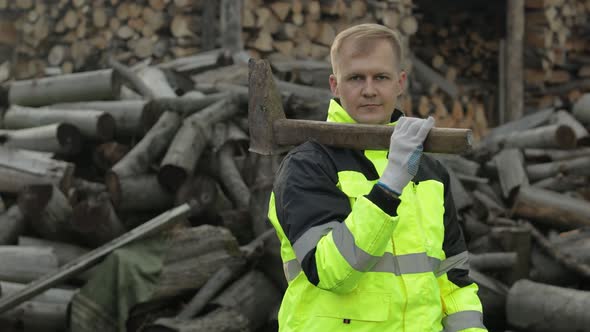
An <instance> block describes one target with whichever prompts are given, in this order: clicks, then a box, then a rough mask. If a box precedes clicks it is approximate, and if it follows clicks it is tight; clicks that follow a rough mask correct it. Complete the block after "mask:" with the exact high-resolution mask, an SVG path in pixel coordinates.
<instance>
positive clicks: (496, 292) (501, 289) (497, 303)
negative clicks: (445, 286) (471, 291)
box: [469, 269, 508, 329]
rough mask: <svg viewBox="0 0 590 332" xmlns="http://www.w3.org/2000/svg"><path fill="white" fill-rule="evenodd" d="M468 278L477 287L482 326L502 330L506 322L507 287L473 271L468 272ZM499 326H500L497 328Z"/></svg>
mask: <svg viewBox="0 0 590 332" xmlns="http://www.w3.org/2000/svg"><path fill="white" fill-rule="evenodd" d="M469 277H470V278H471V279H472V280H473V281H475V283H477V286H478V287H479V289H478V291H477V295H478V296H479V298H480V299H481V302H482V306H483V310H485V312H486V315H485V316H484V324H485V326H486V327H488V328H490V329H491V328H494V327H498V328H499V329H504V326H503V325H504V321H505V320H506V295H507V294H508V287H506V286H505V285H504V284H503V283H501V282H500V281H498V280H496V279H494V278H491V277H489V276H486V275H484V274H482V273H480V272H478V271H477V270H475V269H471V270H470V271H469ZM498 325H500V326H498Z"/></svg>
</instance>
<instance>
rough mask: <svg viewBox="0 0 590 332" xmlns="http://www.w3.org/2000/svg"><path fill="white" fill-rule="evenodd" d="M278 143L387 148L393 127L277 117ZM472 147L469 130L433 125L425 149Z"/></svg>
mask: <svg viewBox="0 0 590 332" xmlns="http://www.w3.org/2000/svg"><path fill="white" fill-rule="evenodd" d="M273 127H274V128H273V132H274V136H275V137H274V139H275V144H277V145H299V144H301V143H304V142H306V141H308V140H314V141H316V142H318V143H321V144H325V145H330V146H336V147H342V148H350V149H357V150H387V149H389V142H390V138H391V134H392V133H393V131H394V128H395V127H394V126H385V125H365V124H347V123H334V122H324V121H312V120H290V119H277V120H275V121H274V122H273ZM471 148H472V136H471V130H469V129H455V128H432V129H431V130H430V133H429V134H428V136H427V137H426V140H425V141H424V151H425V152H432V153H452V154H460V153H464V152H466V151H469V150H470V149H471Z"/></svg>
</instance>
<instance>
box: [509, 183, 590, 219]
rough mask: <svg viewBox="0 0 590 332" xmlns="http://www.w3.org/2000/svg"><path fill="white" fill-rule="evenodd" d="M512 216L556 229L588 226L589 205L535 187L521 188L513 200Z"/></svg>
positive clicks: (582, 201) (589, 217)
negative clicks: (529, 219)
mask: <svg viewBox="0 0 590 332" xmlns="http://www.w3.org/2000/svg"><path fill="white" fill-rule="evenodd" d="M512 214H513V215H517V216H521V217H524V218H531V220H533V221H539V222H542V223H544V224H547V225H549V226H551V227H554V228H557V229H566V230H567V229H574V228H578V227H584V226H589V225H590V203H589V202H586V201H584V200H581V199H576V198H572V197H569V196H567V195H563V194H558V193H554V192H551V191H548V190H544V189H540V188H535V187H522V188H520V191H519V192H518V195H517V196H516V198H515V201H514V206H513V207H512Z"/></svg>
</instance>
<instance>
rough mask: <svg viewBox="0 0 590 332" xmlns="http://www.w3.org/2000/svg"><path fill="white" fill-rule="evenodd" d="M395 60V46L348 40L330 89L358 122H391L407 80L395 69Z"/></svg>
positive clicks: (341, 52) (332, 76)
mask: <svg viewBox="0 0 590 332" xmlns="http://www.w3.org/2000/svg"><path fill="white" fill-rule="evenodd" d="M394 60H395V55H394V52H393V48H392V46H391V43H390V42H389V41H387V40H384V39H378V40H370V41H360V42H351V41H350V40H347V41H345V42H344V44H343V45H342V46H341V48H340V52H339V54H338V61H337V64H336V66H337V68H335V70H336V75H337V76H335V75H330V89H331V90H332V94H333V95H334V97H338V98H340V103H341V104H342V107H343V108H344V109H345V110H346V112H348V114H349V115H350V116H351V117H352V118H353V119H354V120H355V121H356V122H358V123H363V124H385V123H388V122H389V120H390V118H391V114H392V113H393V111H394V108H395V105H396V101H397V97H398V96H399V95H400V94H401V93H402V92H403V87H404V83H405V80H406V73H405V72H403V71H402V72H399V70H398V69H397V68H395V65H394V64H395V61H394Z"/></svg>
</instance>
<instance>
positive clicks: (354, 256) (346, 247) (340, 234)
mask: <svg viewBox="0 0 590 332" xmlns="http://www.w3.org/2000/svg"><path fill="white" fill-rule="evenodd" d="M332 238H333V239H334V244H335V245H336V248H338V251H339V252H340V255H342V257H344V259H345V260H346V261H347V262H348V264H349V265H350V266H351V267H352V268H353V269H355V270H357V271H361V272H366V271H369V270H370V269H371V268H372V267H373V266H374V265H375V264H376V263H377V262H378V261H379V259H381V257H379V256H373V255H371V254H369V253H367V252H366V251H364V250H363V249H361V248H359V247H357V245H356V244H355V242H354V235H352V233H351V232H350V230H349V229H348V227H347V226H346V224H345V223H341V224H340V227H335V228H334V229H333V230H332Z"/></svg>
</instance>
